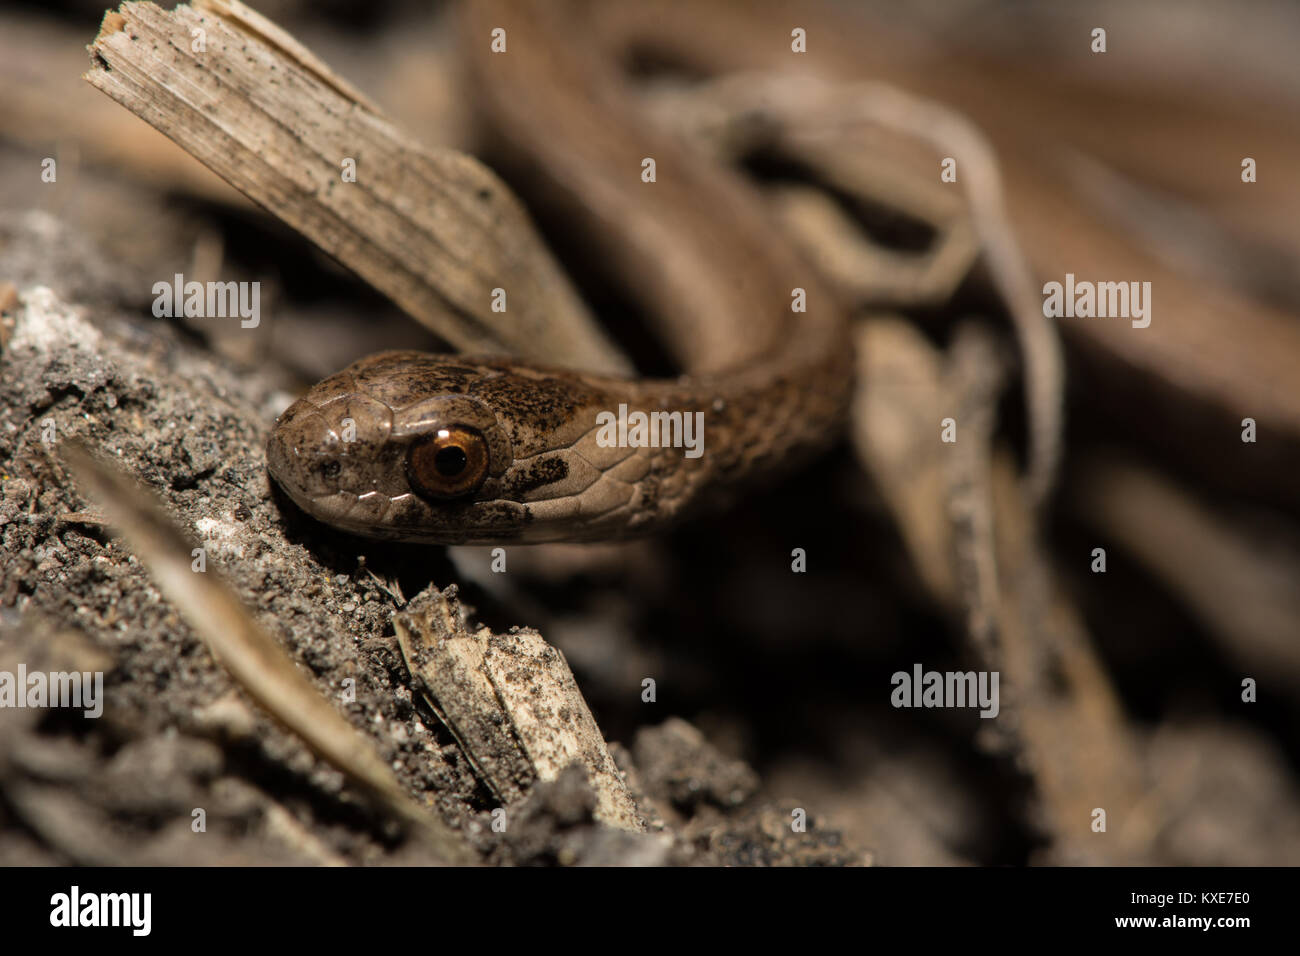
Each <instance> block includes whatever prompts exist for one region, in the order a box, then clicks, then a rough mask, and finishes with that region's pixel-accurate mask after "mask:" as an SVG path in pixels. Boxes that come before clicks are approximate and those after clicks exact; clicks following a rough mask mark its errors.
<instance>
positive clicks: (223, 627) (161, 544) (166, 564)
mask: <svg viewBox="0 0 1300 956" xmlns="http://www.w3.org/2000/svg"><path fill="white" fill-rule="evenodd" d="M61 451H62V455H63V458H64V459H65V460H66V461H67V463H68V465H69V467H70V468H71V469H72V471H73V472H74V474H75V475H76V477H77V478H78V480H79V481H80V482H81V484H82V486H83V488H84V489H85V491H86V492H87V493H88V494H89V495H90V496H91V497H93V498H94V499H95V500H96V501H97V502H98V503H99V504H100V506H101V507H102V508H103V509H104V511H105V512H106V513H107V514H108V516H109V517H110V519H111V520H112V521H113V522H114V524H116V525H117V526H118V527H119V528H120V529H121V531H122V534H123V536H124V537H125V538H126V540H127V543H128V544H129V545H130V546H131V548H132V549H133V550H134V551H135V552H136V554H137V555H139V557H140V559H141V561H143V562H144V564H145V565H146V567H148V569H149V571H150V572H151V574H152V575H153V577H154V580H155V581H157V582H158V586H159V588H160V589H161V590H162V592H163V594H164V595H166V596H167V598H168V599H169V600H171V601H172V602H174V603H175V604H176V606H177V607H178V608H179V609H180V610H181V612H182V614H184V616H185V618H186V620H187V621H189V623H190V625H191V626H192V627H193V628H194V630H195V631H197V632H198V633H199V634H200V635H201V636H202V637H203V639H204V640H205V641H206V642H207V644H208V647H209V648H210V649H211V650H212V653H213V655H214V656H215V657H216V658H217V660H218V661H220V662H221V664H222V665H223V666H224V667H225V668H226V670H228V671H229V672H230V674H231V676H232V677H233V678H234V679H235V680H236V681H237V682H238V683H239V685H240V686H241V687H243V688H244V690H245V691H247V693H248V695H249V696H250V697H251V698H252V699H253V700H254V701H256V702H257V703H258V704H259V705H260V706H262V707H263V708H264V709H265V710H266V711H267V712H268V713H270V714H271V715H273V716H274V717H276V718H277V719H278V720H279V721H280V722H281V723H283V724H284V725H285V726H286V727H287V728H288V729H289V730H291V731H292V732H294V733H295V734H297V735H298V736H299V737H301V738H302V739H303V740H304V741H305V742H306V743H307V745H308V746H310V747H311V748H312V750H314V751H315V752H316V753H317V754H319V755H320V756H321V757H323V758H324V759H325V760H327V761H329V763H331V764H332V765H333V766H335V767H337V768H338V769H339V770H341V771H343V772H344V773H345V774H347V775H348V777H350V778H351V779H352V780H354V781H355V782H356V783H358V784H359V785H361V786H362V787H363V788H364V789H365V790H366V791H368V792H369V793H370V794H371V795H372V796H374V797H375V798H377V800H378V801H379V803H380V804H381V805H383V806H384V807H386V808H387V809H388V810H390V811H391V812H392V813H393V814H394V815H395V816H397V817H398V818H399V819H400V820H402V821H403V822H405V823H407V824H409V825H411V827H412V828H413V830H414V832H416V833H418V834H420V835H421V836H422V837H423V838H425V839H427V840H428V841H429V842H430V844H431V845H432V846H433V848H434V849H435V850H436V851H437V852H438V854H439V855H440V856H441V857H442V859H444V860H446V861H447V862H449V863H467V862H469V861H470V851H469V849H468V848H467V847H466V846H465V844H464V843H463V842H462V841H461V840H460V838H459V837H457V836H456V835H455V834H454V833H453V832H452V831H451V830H449V829H448V828H447V827H446V826H445V825H443V824H442V822H441V821H440V820H438V819H437V818H436V817H434V816H433V815H432V814H431V813H430V812H428V811H426V810H424V809H423V808H421V807H420V806H419V805H418V804H417V803H415V801H414V800H412V799H411V797H410V796H409V795H408V794H407V793H406V792H405V791H404V790H403V789H402V787H401V785H400V784H399V783H398V782H397V779H396V778H395V777H394V776H393V774H392V772H391V771H390V770H389V768H388V766H387V765H386V764H384V762H383V761H382V760H381V759H380V758H379V756H378V755H377V754H376V753H375V751H374V748H373V747H372V746H371V744H370V742H369V741H368V740H367V739H366V738H365V737H363V736H362V735H361V734H360V733H359V732H358V731H357V730H356V729H355V728H354V727H352V725H351V724H349V723H348V722H347V721H346V720H344V719H343V717H342V716H340V715H339V714H338V712H337V711H335V710H334V708H333V707H331V706H330V704H329V702H328V701H327V700H326V699H325V698H324V697H322V696H321V694H320V693H319V692H318V691H317V690H316V688H315V687H313V686H312V685H311V683H310V682H309V681H307V679H306V678H305V677H303V676H302V674H300V673H299V672H298V670H297V668H296V667H295V666H294V664H293V662H292V661H291V660H290V659H289V658H288V656H286V655H285V653H284V652H283V651H282V650H281V649H280V648H279V646H278V645H277V644H276V643H275V641H274V640H273V639H272V638H271V636H270V635H269V634H267V633H266V631H264V630H263V629H262V628H261V627H259V626H258V625H257V624H256V623H255V622H254V621H253V619H252V617H251V616H250V615H249V614H248V612H247V611H246V610H245V609H244V607H243V606H242V605H241V604H240V602H239V600H238V599H237V598H236V597H235V595H234V594H233V593H232V592H231V591H230V589H229V588H227V587H226V586H225V584H224V583H222V582H221V580H220V579H219V578H218V577H217V576H216V574H214V573H212V572H210V571H209V572H206V573H202V574H200V573H196V572H195V571H193V570H192V560H193V559H192V555H191V550H190V544H189V543H188V542H187V541H186V540H185V539H184V537H183V536H182V535H181V534H180V532H178V531H177V530H176V528H175V527H174V526H173V525H172V523H171V522H170V521H169V520H168V518H167V516H166V515H165V514H164V513H163V512H162V510H161V508H160V507H159V506H158V504H157V503H155V502H154V501H151V500H150V497H149V495H148V493H147V492H146V491H144V489H142V488H141V487H140V486H139V485H138V484H137V483H136V482H135V481H133V480H132V479H131V478H130V477H129V476H127V475H126V474H124V473H123V472H122V471H120V470H119V469H117V468H115V467H112V466H110V465H108V464H106V463H104V462H102V461H100V460H99V459H98V458H96V457H95V456H94V455H93V454H91V452H90V451H89V450H88V449H87V448H86V447H85V446H84V445H82V444H81V443H80V442H77V441H68V442H65V443H64V444H63V445H62V446H61Z"/></svg>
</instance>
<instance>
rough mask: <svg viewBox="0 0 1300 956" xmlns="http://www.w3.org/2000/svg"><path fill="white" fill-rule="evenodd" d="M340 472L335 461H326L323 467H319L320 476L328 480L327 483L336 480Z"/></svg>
mask: <svg viewBox="0 0 1300 956" xmlns="http://www.w3.org/2000/svg"><path fill="white" fill-rule="evenodd" d="M341 470H342V469H341V467H340V465H339V463H338V460H337V459H334V460H331V461H327V462H325V464H324V465H322V466H321V474H322V475H324V476H325V478H326V479H328V480H329V481H333V480H334V479H335V478H337V477H338V476H339V472H340V471H341Z"/></svg>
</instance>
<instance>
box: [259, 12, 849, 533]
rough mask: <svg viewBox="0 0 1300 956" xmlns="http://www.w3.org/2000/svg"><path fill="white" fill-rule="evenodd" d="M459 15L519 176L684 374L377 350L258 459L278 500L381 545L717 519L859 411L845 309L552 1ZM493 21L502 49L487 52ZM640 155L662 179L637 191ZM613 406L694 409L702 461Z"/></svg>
mask: <svg viewBox="0 0 1300 956" xmlns="http://www.w3.org/2000/svg"><path fill="white" fill-rule="evenodd" d="M466 8H467V9H466V12H465V31H466V34H465V40H464V42H465V43H466V44H467V48H468V49H469V51H470V52H469V53H468V58H469V67H470V71H471V80H472V88H473V89H474V91H475V92H476V94H477V96H478V102H477V103H476V108H477V110H478V114H479V119H480V120H481V121H482V123H483V124H484V126H485V128H486V130H487V131H488V132H489V135H490V140H491V142H492V143H493V144H494V148H495V150H496V151H497V153H499V155H501V156H502V157H505V163H506V164H507V166H508V167H509V171H510V173H511V174H512V175H511V178H512V180H513V181H515V182H516V183H519V184H522V188H523V190H524V192H525V194H526V195H528V196H529V197H530V198H533V197H539V198H538V201H541V202H544V203H545V204H546V206H547V208H548V209H549V210H551V211H553V212H554V213H557V214H558V215H560V216H562V218H563V221H564V222H565V225H566V228H569V229H571V230H572V234H573V236H575V237H576V238H577V239H578V240H580V242H581V243H582V244H584V246H585V247H586V248H589V249H591V250H596V251H598V253H599V257H600V261H601V262H602V263H603V264H604V265H605V267H606V268H608V270H609V272H610V274H611V276H612V277H613V278H614V279H615V280H617V281H619V282H621V283H622V284H623V286H624V287H625V288H626V289H628V290H630V292H631V293H632V295H633V296H634V297H635V298H636V300H637V301H638V302H639V303H641V304H642V305H643V306H644V307H645V309H646V311H647V313H648V314H649V316H650V318H651V320H652V321H654V322H655V324H656V325H657V327H658V329H659V331H660V333H661V336H662V338H663V339H664V340H665V341H666V344H667V345H668V346H669V348H670V350H671V351H672V353H673V355H674V357H675V358H676V359H677V360H678V361H679V362H680V364H681V366H682V367H683V369H684V370H685V374H683V375H682V376H681V377H679V378H677V379H647V378H640V379H635V378H618V377H613V376H608V375H598V374H586V373H583V372H579V371H573V370H563V369H556V368H546V367H540V366H536V365H532V364H528V363H526V362H521V361H519V360H517V359H514V358H500V357H475V356H465V355H441V354H428V353H418V352H386V353H381V354H378V355H373V356H370V357H368V358H365V359H362V360H361V361H359V362H356V363H355V364H353V365H351V366H350V367H348V368H347V369H344V370H343V371H341V372H339V373H337V374H335V375H332V376H330V377H329V378H326V379H325V380H323V381H321V382H320V383H318V384H317V385H315V386H314V387H313V388H312V389H310V391H308V392H307V394H305V395H304V396H303V397H302V398H301V399H299V400H298V401H297V402H296V403H294V404H293V405H292V406H291V407H290V408H289V409H287V410H286V411H285V413H284V414H283V415H282V416H281V417H280V419H279V420H278V422H277V424H276V426H275V428H274V429H273V431H272V433H271V435H270V438H269V439H268V443H267V465H268V468H269V470H270V473H271V475H272V476H273V477H274V478H275V480H276V481H277V482H278V483H279V485H280V486H281V487H282V488H283V489H284V490H285V492H286V493H287V494H288V495H289V497H290V498H292V499H293V501H294V502H295V503H296V504H297V505H298V506H300V507H301V508H302V509H303V510H305V511H306V512H307V513H309V514H311V515H313V516H314V517H315V518H317V519H319V520H321V521H324V522H326V523H327V524H330V525H333V526H336V527H338V528H342V529H344V530H347V531H350V532H353V533H357V534H361V535H366V536H370V537H376V538H386V539H397V540H409V541H422V542H429V543H440V544H495V543H510V542H523V543H533V542H547V541H593V540H606V539H618V538H625V537H629V536H633V535H639V534H645V533H648V532H651V531H654V530H656V529H659V528H661V527H663V526H665V525H666V524H668V523H670V522H672V521H674V520H679V519H680V518H681V517H682V516H684V515H686V514H689V513H692V512H694V511H696V510H697V509H700V508H704V507H711V506H717V505H718V504H720V503H722V502H725V501H726V500H727V499H729V498H730V497H732V496H734V494H735V493H736V492H737V491H738V489H741V488H743V487H744V486H745V485H746V484H748V483H750V482H752V481H754V480H755V479H757V478H760V477H763V476H770V475H772V474H775V473H779V472H781V471H782V470H784V469H788V468H790V467H792V466H793V464H795V463H797V462H799V461H801V460H805V459H807V458H808V457H809V456H810V455H812V454H814V453H815V452H816V451H818V450H820V449H822V448H824V447H826V446H827V445H828V444H829V443H830V442H831V441H832V440H833V439H834V437H835V436H836V434H837V433H838V431H839V429H840V428H841V426H842V425H843V423H844V421H845V419H846V416H847V407H848V404H849V400H850V397H851V389H852V374H853V357H852V350H851V347H850V341H849V337H848V329H847V323H846V316H845V312H844V309H843V307H842V306H841V304H840V303H839V302H838V301H836V299H835V297H834V295H833V294H832V293H831V292H830V290H829V289H827V288H826V287H825V286H824V285H823V284H822V283H821V282H820V281H819V280H818V279H817V277H816V276H815V275H814V274H813V273H812V270H811V269H810V267H808V266H807V265H806V264H805V263H804V261H803V260H802V259H800V258H799V257H798V256H797V255H796V254H795V253H794V252H793V251H791V249H790V248H789V247H788V246H787V245H786V244H785V243H784V241H783V240H782V239H781V237H780V236H779V235H777V234H776V232H775V229H774V227H773V224H772V223H771V222H770V221H769V220H768V219H767V217H766V213H765V212H764V211H763V208H762V204H761V202H760V201H759V199H758V197H757V195H756V193H755V192H754V191H753V187H752V186H750V185H749V184H747V183H746V182H744V181H743V180H742V179H741V178H739V177H738V176H737V175H736V174H735V173H733V172H731V171H728V170H725V169H723V168H721V167H719V166H717V165H715V164H713V163H711V162H710V161H709V160H707V159H705V158H704V157H703V156H700V155H697V154H695V153H693V152H692V151H691V150H690V149H689V148H687V147H686V146H684V145H682V144H679V143H676V142H674V141H673V140H672V138H671V137H668V136H666V135H665V134H663V133H661V132H659V131H657V130H655V129H653V128H651V127H650V125H649V124H648V123H647V122H646V121H645V120H644V119H643V118H640V117H638V116H637V106H636V104H635V102H634V100H633V99H632V98H631V97H630V96H629V95H628V94H627V93H626V92H624V91H623V90H622V89H621V84H622V83H623V82H624V81H623V78H622V76H621V74H620V73H619V71H618V69H617V65H616V63H615V62H613V58H612V57H610V56H608V54H606V56H604V57H602V56H600V55H599V54H598V53H597V52H595V51H592V50H590V49H588V48H587V47H586V46H585V45H584V44H582V43H579V42H574V39H573V37H574V34H573V31H574V29H576V28H575V25H574V21H573V20H572V19H565V18H564V17H563V16H562V15H561V14H560V13H559V12H558V6H557V5H555V4H542V3H533V2H525V0H492V2H476V3H472V4H467V5H466ZM497 27H502V28H504V29H505V30H506V31H507V33H506V35H507V36H508V37H509V45H508V50H507V52H505V53H492V52H491V51H490V50H489V49H488V42H487V38H488V36H489V35H490V33H491V31H492V30H493V29H494V28H497ZM646 157H652V158H654V159H655V162H656V167H657V176H656V181H654V182H649V183H647V182H643V180H642V177H641V171H642V168H643V166H642V161H643V159H644V158H646ZM796 289H798V290H801V292H802V296H800V295H799V294H798V293H796V292H795V290H796ZM800 299H802V301H803V302H805V303H806V309H805V310H803V311H796V310H795V308H794V307H793V306H794V304H795V303H796V302H797V301H800ZM620 406H621V407H622V408H623V409H630V410H634V411H642V412H645V413H654V412H665V413H679V414H680V415H681V416H682V417H683V419H685V416H695V415H696V413H699V414H700V416H702V417H701V418H699V419H698V420H700V421H702V423H703V434H702V437H703V445H702V453H701V454H698V456H695V457H692V456H688V455H687V454H685V453H684V450H683V448H681V447H654V446H653V445H641V446H639V447H637V446H631V445H630V443H625V444H623V445H620V444H617V443H610V442H608V441H605V440H602V434H606V433H602V430H601V427H600V422H601V415H602V413H607V414H609V415H613V414H617V413H619V411H620Z"/></svg>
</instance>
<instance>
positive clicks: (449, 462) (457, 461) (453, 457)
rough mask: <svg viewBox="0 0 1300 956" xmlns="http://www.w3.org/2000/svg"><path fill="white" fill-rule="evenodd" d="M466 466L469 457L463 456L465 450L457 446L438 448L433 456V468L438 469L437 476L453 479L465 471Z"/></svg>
mask: <svg viewBox="0 0 1300 956" xmlns="http://www.w3.org/2000/svg"><path fill="white" fill-rule="evenodd" d="M467 464H469V456H468V455H466V454H465V449H463V448H461V447H460V446H458V445H448V446H447V447H446V448H440V449H438V453H437V454H436V455H434V456H433V467H434V468H437V469H438V473H439V474H442V475H446V476H447V477H448V478H455V477H456V476H457V475H459V474H460V473H461V472H462V471H464V470H465V466H466V465H467Z"/></svg>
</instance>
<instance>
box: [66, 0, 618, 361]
mask: <svg viewBox="0 0 1300 956" xmlns="http://www.w3.org/2000/svg"><path fill="white" fill-rule="evenodd" d="M202 6H203V8H202V9H200V10H196V9H194V8H192V7H190V6H186V5H182V6H179V7H177V8H176V9H175V10H173V11H170V12H166V11H163V10H161V9H159V8H158V7H157V6H155V5H154V4H152V3H124V4H122V6H121V7H120V8H119V10H118V11H117V12H110V13H107V14H105V16H104V22H103V25H102V27H101V28H100V33H99V36H98V37H97V38H96V39H95V42H94V44H93V45H92V46H91V47H90V50H91V56H92V59H93V62H94V66H93V67H92V68H91V69H90V70H89V71H88V72H87V73H86V79H87V80H88V81H89V82H90V83H91V85H93V86H94V87H95V88H96V89H98V90H100V91H102V92H104V93H107V94H108V95H109V96H110V97H112V98H113V99H114V100H116V101H117V102H118V103H121V104H122V105H123V106H125V107H126V108H127V109H129V110H130V111H131V112H133V113H135V114H136V115H137V116H140V117H141V118H143V119H144V120H146V121H147V122H148V123H150V124H151V125H152V126H154V127H156V128H157V129H158V130H160V131H161V132H162V133H164V134H166V135H167V136H168V137H169V138H170V139H172V140H174V141H175V142H176V143H178V144H179V145H180V146H182V147H183V148H184V149H185V150H186V151H188V152H189V153H191V154H192V155H193V156H195V158H197V159H198V160H200V161H201V162H202V163H203V164H204V165H206V166H208V167H209V168H211V169H212V170H213V171H214V172H215V173H217V175H219V176H221V177H222V178H223V179H225V180H226V181H227V182H229V183H230V184H231V185H233V186H234V187H235V188H237V189H238V190H240V191H241V192H242V193H244V194H245V195H247V196H248V197H249V198H250V199H252V200H254V201H255V202H257V203H259V204H260V205H262V206H264V207H266V209H267V210H269V211H270V212H271V213H273V214H274V215H276V216H277V217H279V218H280V219H281V220H283V221H284V222H285V223H287V224H288V225H289V226H290V227H292V228H293V229H295V230H297V231H298V232H300V233H302V234H303V235H305V236H306V237H307V238H309V239H311V240H312V241H313V242H314V243H316V244H317V245H318V246H320V247H321V248H322V249H324V250H325V251H326V252H328V253H329V254H330V255H332V256H334V257H335V258H336V259H338V260H339V261H340V262H342V263H343V264H344V265H346V266H347V267H348V268H350V269H352V270H353V271H355V272H356V273H357V274H358V275H359V276H361V278H363V279H365V280H366V281H367V282H368V283H370V285H372V286H374V287H375V288H376V289H378V290H380V291H381V292H383V293H385V294H386V295H388V296H389V297H390V298H391V299H392V300H393V301H394V302H396V303H397V304H398V305H399V306H401V307H402V308H403V309H405V310H406V311H407V312H409V313H410V314H411V315H412V316H414V317H415V318H416V319H418V320H419V321H421V322H422V323H424V324H425V325H427V326H428V327H429V328H431V329H433V330H434V331H435V332H437V333H438V334H439V335H440V336H442V337H443V338H444V339H446V340H447V341H448V342H449V343H451V344H452V345H453V346H455V347H456V348H458V349H460V350H462V351H479V352H496V353H503V354H513V355H525V356H528V357H529V358H533V359H536V360H539V361H545V362H549V363H552V364H557V365H562V366H571V367H576V368H583V369H587V370H596V371H609V372H624V371H627V370H628V369H629V367H630V366H629V365H628V363H627V361H626V359H625V358H624V357H623V356H622V354H621V353H620V352H619V351H618V349H617V348H616V347H615V346H614V345H612V344H611V342H610V341H609V339H608V338H607V337H606V336H605V335H604V333H603V332H602V331H601V330H600V328H599V327H598V326H597V325H596V323H595V321H594V320H593V319H592V317H591V315H590V314H589V313H588V311H587V310H586V308H585V306H584V305H583V303H582V300H581V299H580V298H579V297H578V295H577V293H576V292H574V290H573V289H572V288H571V287H570V285H569V283H568V281H567V279H566V278H565V277H564V274H563V272H562V271H561V270H560V268H559V266H558V264H557V263H556V262H555V260H554V259H553V258H552V257H551V255H550V254H549V252H547V250H546V248H545V246H543V244H542V242H541V240H540V238H539V237H538V235H537V232H536V230H535V229H534V227H533V224H532V221H531V219H530V218H529V216H528V213H527V211H526V210H525V209H524V207H523V205H522V204H521V203H520V202H519V200H518V199H517V198H516V197H515V196H514V195H513V193H511V192H510V189H509V188H508V187H507V186H506V185H505V183H503V182H502V181H501V180H500V179H499V178H498V177H497V176H496V174H494V173H493V172H492V171H491V170H489V169H488V168H487V167H486V166H484V165H483V164H482V163H480V162H478V161H477V160H475V159H473V158H472V157H470V156H467V155H465V154H463V153H459V152H456V151H455V150H449V149H430V148H425V147H422V146H420V145H418V144H416V143H414V142H413V141H411V140H410V139H409V138H408V137H407V136H406V135H405V134H403V133H402V132H401V131H400V130H398V129H397V128H396V127H395V126H394V125H393V124H392V123H391V122H389V121H388V120H387V119H386V118H385V117H384V116H383V115H382V114H380V113H379V112H378V111H377V110H376V109H374V107H372V106H371V105H370V104H369V103H368V102H366V101H365V100H364V99H363V98H362V97H361V95H360V94H359V93H357V92H356V91H355V90H353V89H352V88H351V87H350V86H349V85H348V84H347V83H346V82H344V81H343V80H341V79H340V78H339V77H337V76H335V75H334V74H333V73H332V72H331V71H330V70H329V69H328V67H326V66H325V65H324V64H322V63H320V62H319V61H318V60H317V59H316V58H315V57H313V56H312V55H311V54H310V53H309V52H308V51H306V50H305V49H304V48H302V47H301V46H300V45H299V44H298V43H297V41H295V40H294V39H293V38H292V37H291V36H289V35H288V34H287V33H285V32H284V31H283V30H281V29H280V28H279V27H277V26H275V25H274V24H272V23H271V22H270V21H268V20H266V19H265V18H263V17H261V16H259V15H257V14H255V13H253V12H252V11H250V10H248V9H247V8H246V7H243V6H242V5H241V4H236V3H228V2H221V3H215V2H214V3H205V4H203V5H202ZM498 289H501V290H506V291H507V293H508V299H507V300H506V301H507V302H508V306H509V311H508V312H506V311H500V310H499V308H498V309H494V304H495V303H499V302H500V301H501V300H500V299H499V297H498V296H497V295H495V294H494V293H495V291H496V290H498Z"/></svg>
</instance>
